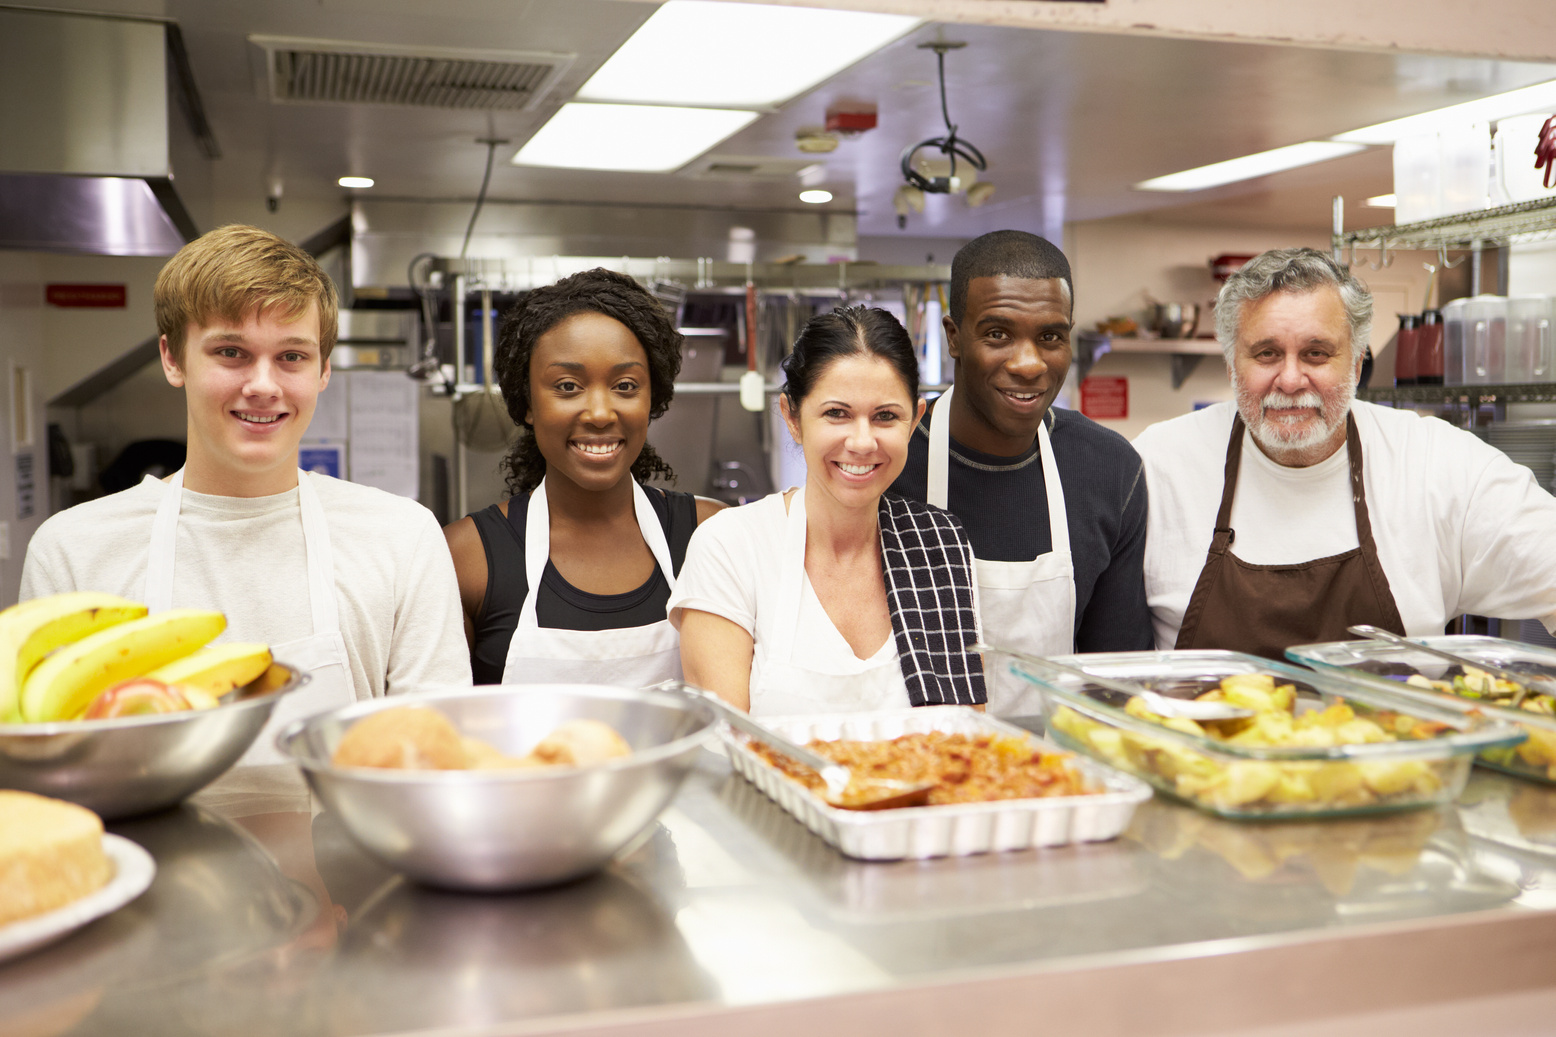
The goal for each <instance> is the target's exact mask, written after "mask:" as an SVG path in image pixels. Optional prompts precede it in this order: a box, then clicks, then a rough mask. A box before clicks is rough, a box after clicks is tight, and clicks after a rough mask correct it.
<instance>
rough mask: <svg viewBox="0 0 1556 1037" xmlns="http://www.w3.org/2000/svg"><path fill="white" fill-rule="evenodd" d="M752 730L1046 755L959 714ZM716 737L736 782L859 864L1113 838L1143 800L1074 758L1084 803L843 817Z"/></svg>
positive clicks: (965, 806)
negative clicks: (961, 742)
mask: <svg viewBox="0 0 1556 1037" xmlns="http://www.w3.org/2000/svg"><path fill="white" fill-rule="evenodd" d="M762 723H763V724H765V725H766V726H768V727H770V728H772V730H773V731H774V732H776V733H777V734H779V735H782V736H783V737H785V738H787V739H789V740H790V741H792V742H798V743H800V744H802V745H803V744H804V743H806V742H809V741H811V740H813V739H820V740H822V741H837V740H839V739H858V740H862V741H884V740H886V739H891V738H897V737H899V736H901V735H905V734H924V733H928V732H930V731H944V732H946V733H948V734H967V735H975V734H1000V735H1011V736H1014V737H1017V738H1022V739H1025V740H1027V741H1028V742H1030V743H1031V744H1032V746H1033V747H1034V748H1045V749H1049V750H1052V749H1053V746H1052V745H1050V744H1049V743H1047V742H1044V741H1043V740H1042V739H1040V738H1038V737H1037V736H1035V735H1033V734H1032V733H1031V732H1028V731H1024V730H1022V729H1021V728H1019V727H1016V726H1015V725H1014V724H1007V723H1005V722H1004V721H1003V720H997V719H995V718H994V717H991V716H989V715H988V714H986V713H979V712H976V711H974V710H971V709H967V708H966V707H964V706H921V707H919V708H917V709H894V710H883V711H881V712H876V713H828V714H822V715H815V716H776V717H762ZM722 735H723V738H724V744H725V745H726V746H727V747H728V749H729V762H730V764H731V765H732V766H733V767H734V768H735V770H736V771H737V772H739V774H740V775H741V776H742V777H744V778H745V779H746V780H747V781H749V782H751V784H753V785H755V786H756V787H757V788H759V789H761V790H762V791H763V792H765V793H766V794H767V795H768V796H769V797H770V798H771V799H772V800H773V801H774V802H775V803H777V804H778V805H779V806H781V807H783V808H784V809H785V810H787V811H788V812H789V813H791V814H793V815H794V817H795V818H796V819H797V820H798V821H799V822H800V823H801V824H803V825H804V826H805V827H806V828H809V829H810V830H811V831H812V832H815V833H816V834H817V835H819V836H820V837H821V838H822V839H824V840H825V841H826V842H828V843H830V844H831V845H832V846H834V847H836V848H837V849H838V850H840V851H842V852H843V853H845V854H847V855H848V856H850V857H857V858H859V859H861V860H874V861H891V860H902V859H904V858H914V859H917V858H924V857H964V856H969V855H971V854H977V853H991V852H998V851H1002V850H1025V849H1030V848H1031V847H1034V846H1064V845H1067V844H1069V843H1078V842H1095V841H1098V840H1103V839H1113V838H1116V837H1117V836H1118V834H1119V833H1120V832H1122V831H1123V830H1124V829H1125V827H1127V826H1128V824H1129V819H1130V818H1131V817H1133V816H1134V812H1135V807H1136V806H1138V805H1139V804H1141V803H1143V802H1145V801H1146V800H1148V799H1150V798H1151V790H1150V789H1149V788H1147V787H1146V786H1145V785H1144V784H1142V783H1141V782H1139V781H1137V780H1136V779H1134V778H1132V777H1130V776H1129V775H1127V774H1119V773H1118V772H1116V771H1113V770H1111V769H1109V768H1107V767H1100V766H1098V765H1096V764H1094V763H1092V762H1091V761H1090V760H1085V759H1081V760H1077V761H1076V765H1077V766H1078V767H1080V769H1081V773H1082V774H1083V775H1084V776H1085V778H1086V779H1087V783H1088V784H1089V785H1091V786H1092V787H1094V788H1095V789H1097V791H1096V792H1095V793H1093V794H1091V795H1085V796H1053V797H1050V798H1047V799H1004V800H996V801H994V802H991V803H947V804H941V805H938V806H927V807H901V808H898V809H895V810H873V811H872V810H843V809H841V808H839V807H834V806H832V805H830V804H829V803H827V802H826V801H825V800H824V799H821V798H820V797H819V796H814V795H812V794H811V792H810V790H809V789H807V788H806V787H805V786H803V785H801V784H800V783H799V782H797V781H794V780H792V779H791V778H789V777H788V776H787V775H785V774H784V773H783V772H782V771H780V770H778V769H777V768H776V767H773V766H771V765H770V764H768V763H767V762H766V761H765V760H763V759H762V758H761V757H760V756H758V755H757V754H756V753H754V752H752V751H751V749H750V748H749V747H748V745H747V741H748V740H747V739H746V737H745V736H744V735H742V734H738V733H736V732H735V731H733V730H731V729H730V728H729V727H727V726H726V727H724V728H723V729H722Z"/></svg>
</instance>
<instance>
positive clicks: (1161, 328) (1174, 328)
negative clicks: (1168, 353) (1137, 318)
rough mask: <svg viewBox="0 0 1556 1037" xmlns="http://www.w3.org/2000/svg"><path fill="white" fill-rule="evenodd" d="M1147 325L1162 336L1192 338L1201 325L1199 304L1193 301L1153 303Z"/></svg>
mask: <svg viewBox="0 0 1556 1037" xmlns="http://www.w3.org/2000/svg"><path fill="white" fill-rule="evenodd" d="M1146 326H1147V327H1148V328H1150V329H1151V330H1152V331H1154V332H1156V334H1157V335H1159V336H1161V337H1162V338H1192V337H1193V336H1194V331H1195V329H1196V328H1198V327H1199V305H1198V304H1197V303H1192V302H1159V303H1153V304H1152V306H1151V308H1150V310H1149V311H1148V314H1147V320H1146Z"/></svg>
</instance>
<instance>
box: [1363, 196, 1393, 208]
mask: <svg viewBox="0 0 1556 1037" xmlns="http://www.w3.org/2000/svg"><path fill="white" fill-rule="evenodd" d="M1367 204H1368V205H1370V206H1371V207H1372V208H1374V209H1392V208H1394V196H1393V195H1391V194H1377V195H1373V196H1372V197H1371V198H1369V199H1367Z"/></svg>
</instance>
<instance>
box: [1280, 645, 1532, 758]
mask: <svg viewBox="0 0 1556 1037" xmlns="http://www.w3.org/2000/svg"><path fill="white" fill-rule="evenodd" d="M1416 640H1418V641H1420V642H1421V643H1422V644H1426V645H1431V646H1433V647H1435V648H1441V649H1442V650H1443V651H1445V652H1452V653H1454V654H1455V655H1462V656H1465V657H1466V658H1469V659H1479V660H1483V661H1485V662H1487V663H1490V664H1492V665H1496V666H1503V667H1506V668H1507V669H1510V670H1528V671H1531V672H1533V673H1538V674H1543V675H1545V676H1552V677H1556V652H1553V651H1551V650H1550V649H1549V648H1541V647H1539V646H1538V645H1528V644H1523V643H1522V642H1519V641H1506V640H1503V639H1502V638H1499V637H1461V636H1453V637H1422V638H1417V639H1416ZM1286 655H1287V656H1289V657H1290V658H1291V659H1293V660H1295V661H1296V662H1300V663H1304V664H1306V665H1308V666H1314V667H1320V668H1324V669H1328V670H1331V671H1334V672H1338V673H1342V674H1344V675H1345V676H1346V677H1348V678H1350V679H1353V680H1364V681H1367V682H1369V683H1376V684H1378V685H1380V686H1384V687H1387V688H1388V689H1389V690H1390V691H1393V692H1396V693H1402V694H1406V695H1410V696H1412V697H1414V698H1417V699H1419V700H1420V701H1422V702H1430V703H1432V704H1434V705H1442V706H1446V707H1447V708H1449V709H1455V710H1458V711H1459V712H1461V713H1466V714H1467V713H1472V712H1477V711H1478V712H1480V713H1483V714H1485V715H1486V716H1488V717H1492V718H1494V719H1496V720H1500V721H1505V722H1507V723H1512V724H1517V725H1518V726H1519V727H1520V728H1521V729H1522V730H1523V731H1524V732H1525V733H1526V734H1527V735H1528V736H1529V737H1528V740H1527V741H1525V742H1524V743H1523V744H1521V745H1517V746H1513V747H1512V748H1505V747H1504V748H1497V749H1488V750H1486V751H1484V752H1482V753H1481V754H1480V756H1479V761H1480V762H1481V763H1482V764H1485V765H1486V766H1487V767H1492V768H1495V769H1496V770H1499V771H1505V772H1506V773H1508V774H1512V775H1516V776H1517V777H1520V778H1530V779H1532V780H1534V781H1539V782H1544V783H1545V784H1547V785H1556V716H1547V715H1544V714H1541V713H1533V712H1530V711H1529V710H1525V709H1511V708H1508V707H1506V706H1497V705H1492V704H1490V703H1488V702H1486V701H1485V700H1483V699H1471V698H1460V697H1459V696H1457V695H1452V694H1448V693H1446V692H1440V691H1433V690H1429V689H1426V688H1417V687H1413V686H1410V685H1406V684H1405V683H1404V681H1405V680H1406V678H1408V677H1410V676H1411V675H1413V674H1420V675H1421V676H1423V677H1426V678H1428V679H1430V680H1446V681H1450V682H1451V681H1452V679H1453V677H1454V675H1456V674H1460V673H1462V672H1463V670H1461V669H1460V668H1459V666H1458V664H1456V663H1451V662H1449V661H1448V660H1446V659H1439V658H1438V657H1437V656H1435V655H1430V654H1428V653H1426V652H1421V651H1415V650H1412V649H1409V648H1405V647H1403V646H1400V645H1391V644H1385V643H1383V642H1381V641H1370V640H1369V641H1329V642H1324V643H1322V644H1311V645H1293V646H1292V647H1290V648H1288V649H1286Z"/></svg>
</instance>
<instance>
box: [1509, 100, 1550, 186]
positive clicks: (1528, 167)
mask: <svg viewBox="0 0 1556 1037" xmlns="http://www.w3.org/2000/svg"><path fill="white" fill-rule="evenodd" d="M1548 118H1550V109H1549V108H1547V109H1546V110H1545V111H1543V112H1539V113H1537V114H1534V115H1515V116H1513V117H1512V118H1508V119H1498V120H1497V136H1496V146H1497V149H1498V151H1499V152H1500V153H1501V154H1503V155H1504V156H1505V157H1504V159H1503V163H1502V182H1503V184H1504V185H1505V186H1506V188H1507V194H1508V200H1509V201H1511V202H1532V201H1535V200H1536V199H1540V198H1550V197H1551V196H1552V195H1553V194H1556V188H1550V187H1546V186H1545V170H1543V169H1540V168H1538V167H1536V166H1535V164H1534V149H1535V147H1536V146H1537V145H1538V144H1539V143H1540V130H1541V129H1542V128H1543V127H1544V126H1545V120H1546V119H1548Z"/></svg>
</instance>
